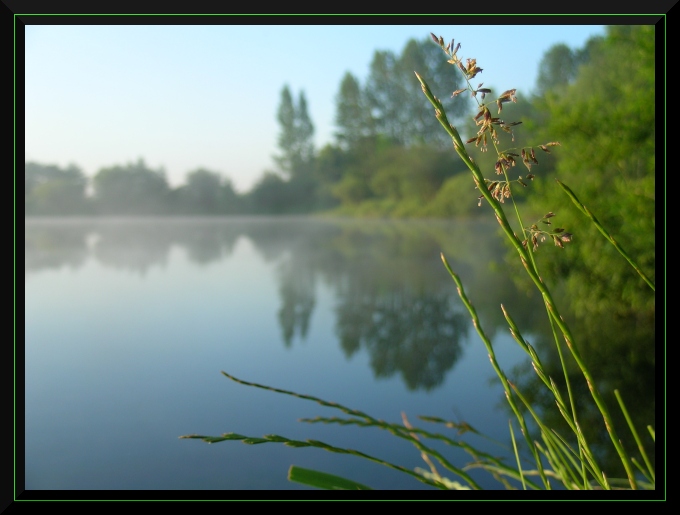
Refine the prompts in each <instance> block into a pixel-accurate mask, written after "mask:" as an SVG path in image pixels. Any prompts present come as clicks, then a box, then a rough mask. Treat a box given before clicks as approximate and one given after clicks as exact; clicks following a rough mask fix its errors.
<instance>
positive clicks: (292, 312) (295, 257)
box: [25, 218, 656, 471]
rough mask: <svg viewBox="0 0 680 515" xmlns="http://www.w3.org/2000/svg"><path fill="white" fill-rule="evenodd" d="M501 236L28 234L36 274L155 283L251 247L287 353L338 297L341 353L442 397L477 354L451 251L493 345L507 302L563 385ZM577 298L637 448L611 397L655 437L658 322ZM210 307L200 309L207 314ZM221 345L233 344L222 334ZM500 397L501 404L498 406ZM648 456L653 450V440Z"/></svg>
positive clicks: (192, 231)
mask: <svg viewBox="0 0 680 515" xmlns="http://www.w3.org/2000/svg"><path fill="white" fill-rule="evenodd" d="M495 233H496V225H495V223H486V222H478V221H459V222H453V221H451V222H442V221H412V222H405V221H402V222H396V221H390V222H387V221H372V222H371V221H352V220H309V219H303V218H289V219H273V220H272V219H258V218H228V219H217V218H216V219H163V220H133V219H129V220H110V219H109V220H106V219H102V220H75V219H73V220H68V221H54V220H40V219H34V220H27V221H26V224H25V275H26V277H27V278H28V277H29V276H30V275H31V274H36V273H38V272H40V271H43V270H53V269H59V268H61V267H70V268H72V269H74V270H75V269H78V268H81V267H84V266H86V265H87V263H88V262H90V261H95V262H96V263H98V264H99V265H101V266H103V267H106V268H111V269H116V270H124V271H131V272H134V273H135V274H136V275H138V276H139V277H141V278H143V279H144V280H145V281H148V280H149V279H148V276H149V271H150V270H152V269H153V268H154V267H165V266H166V265H167V264H168V263H169V262H170V261H171V255H172V251H173V249H176V248H180V249H183V250H184V252H185V255H186V260H187V261H188V262H189V263H191V264H192V265H193V268H195V269H207V268H208V266H209V265H213V264H218V263H223V262H226V261H228V260H229V259H230V258H231V257H232V255H233V254H234V252H235V249H236V248H238V243H239V241H242V240H247V241H248V242H249V244H250V247H252V253H251V254H249V255H250V257H251V259H252V258H253V257H254V256H258V255H259V257H261V259H262V260H263V261H264V262H266V263H268V264H269V266H270V268H271V270H272V272H273V274H272V277H273V279H274V280H275V281H276V285H275V288H273V291H274V292H275V294H277V295H278V298H277V299H276V308H275V313H276V321H277V322H278V330H279V335H280V342H281V343H280V345H281V347H283V348H285V349H294V348H296V345H297V344H299V343H301V342H304V341H305V340H306V339H308V338H310V334H311V332H312V331H313V321H314V314H315V311H316V310H318V309H319V305H321V304H322V302H320V300H323V299H320V298H319V296H320V291H321V290H322V289H323V290H324V291H328V292H330V294H331V296H332V299H333V306H332V310H333V312H332V313H333V318H332V321H331V322H330V323H329V324H328V325H329V327H330V324H334V326H333V331H334V333H335V336H336V339H335V342H334V343H333V345H338V346H339V347H340V349H341V351H342V355H344V357H345V358H346V359H347V360H348V361H349V360H350V358H353V357H355V356H356V355H358V354H361V353H365V354H366V355H367V356H368V363H369V365H370V367H371V371H372V374H373V376H374V377H376V378H390V377H394V378H396V377H399V378H400V379H401V381H402V382H403V384H404V385H405V387H406V389H408V390H410V391H412V392H431V391H434V390H437V388H438V387H440V386H441V385H442V384H443V382H444V380H445V379H446V376H447V375H448V374H449V372H451V371H452V370H454V369H455V367H456V365H457V364H459V363H461V362H462V360H463V357H464V356H463V355H464V354H465V351H466V345H468V344H469V343H470V342H475V343H478V339H477V336H476V334H474V330H473V329H472V327H471V325H470V320H469V315H468V313H467V311H466V310H465V309H464V308H463V306H462V304H461V303H460V301H459V299H458V296H457V293H456V291H455V285H454V284H453V281H452V280H451V278H450V277H449V276H448V274H447V272H446V270H445V269H444V267H443V265H442V263H441V260H440V257H439V255H440V252H443V253H444V254H445V255H446V256H447V259H448V260H449V262H450V264H451V266H452V268H453V269H454V270H455V271H456V273H458V274H459V276H460V277H461V280H462V282H463V284H464V286H465V288H466V291H467V292H468V295H469V296H470V298H471V300H472V302H473V304H474V305H475V307H476V309H477V312H478V315H479V317H480V321H481V325H482V327H483V328H484V331H485V332H486V334H487V335H488V336H489V338H490V339H491V340H492V341H495V339H494V337H495V335H496V334H497V333H499V332H503V333H507V324H506V322H505V319H504V317H503V314H502V311H501V309H500V305H501V304H504V306H505V307H506V309H507V310H508V312H509V313H510V314H511V316H512V317H513V319H514V320H515V322H516V323H517V324H518V326H519V327H520V328H521V330H522V333H523V335H524V336H525V338H526V339H527V340H528V341H529V342H530V343H531V344H532V345H533V346H534V347H535V348H536V349H537V350H538V352H539V354H540V355H541V360H542V362H543V364H544V366H545V367H546V369H548V370H549V374H550V375H551V377H553V378H554V379H555V380H556V381H558V382H559V381H560V378H561V377H562V373H561V365H560V360H559V356H558V355H557V353H556V352H555V347H554V343H553V342H552V340H551V334H552V333H551V331H550V328H549V327H548V325H547V317H546V316H545V308H544V306H543V305H542V303H541V299H540V298H539V297H538V296H536V295H534V294H532V293H525V292H524V291H521V290H518V289H517V286H516V283H515V282H514V281H513V279H512V277H510V276H509V273H508V272H507V271H505V270H506V269H505V268H504V265H503V260H504V256H505V255H506V249H505V248H504V243H503V240H502V239H500V238H498V237H496V235H495ZM239 263H240V262H239ZM239 266H241V265H240V264H239ZM260 270H261V269H260ZM201 277H208V274H206V275H205V276H201ZM215 277H220V276H212V275H210V276H209V279H206V281H209V282H206V284H208V285H210V284H214V281H215ZM263 284H264V281H263ZM322 287H323V288H322ZM173 291H174V290H173ZM201 293H203V291H201ZM236 294H237V295H238V294H239V292H236ZM217 298H218V299H220V298H219V297H217ZM566 300H568V299H558V305H559V306H560V307H561V309H562V312H563V313H565V314H567V315H566V316H567V317H568V318H569V320H570V321H573V323H572V331H573V332H574V334H575V336H576V341H577V342H581V343H580V345H581V347H580V351H581V354H582V356H583V358H584V359H585V360H586V362H587V363H588V366H589V367H590V369H591V371H592V372H593V374H594V375H595V379H596V380H597V381H598V387H599V388H600V389H601V390H602V391H603V392H604V394H605V396H606V397H607V400H608V401H609V406H610V411H611V412H612V415H613V416H614V418H615V423H616V427H617V428H618V431H619V435H620V436H621V437H622V438H623V439H624V441H625V443H626V445H627V446H628V445H631V446H633V445H634V444H633V443H631V441H630V437H629V436H628V434H627V430H626V425H625V423H624V421H623V419H622V417H621V416H620V415H619V413H620V412H619V410H618V409H617V408H616V403H615V402H614V399H613V389H614V388H618V389H619V390H620V391H621V394H622V396H623V398H624V400H625V401H626V403H627V405H628V408H629V411H630V412H631V415H632V417H633V419H634V421H635V424H636V427H637V428H638V430H639V431H640V432H641V433H645V434H646V432H645V427H646V426H647V425H648V424H651V425H654V423H655V419H654V417H655V401H654V399H655V393H656V392H655V345H654V342H655V323H654V317H653V313H652V314H651V316H649V317H646V318H645V317H637V318H635V319H633V318H624V319H622V318H617V317H614V316H611V317H604V318H600V319H598V320H580V319H577V318H574V317H573V316H572V315H570V314H569V310H568V304H567V303H566ZM220 301H221V299H220ZM236 304H237V305H238V302H236ZM204 308H205V306H201V307H200V308H199V307H196V316H199V315H200V310H202V309H204ZM192 313H193V312H192ZM164 320H165V319H164ZM275 323H276V322H275ZM274 329H275V330H276V327H275V328H274ZM179 330H181V328H180V327H179V326H178V327H176V328H175V331H179ZM219 331H222V328H219ZM219 338H223V336H222V334H221V333H220V336H219ZM185 339H186V340H187V341H192V342H193V341H194V340H195V337H194V335H193V334H191V335H188V336H185ZM252 339H253V340H254V341H256V340H257V338H256V337H253V338H252ZM220 345H222V344H221V343H220ZM229 350H232V349H229ZM461 368H462V369H463V371H464V369H465V367H461ZM569 370H570V373H572V374H573V377H570V380H571V381H572V385H571V386H572V388H573V390H574V392H576V399H577V403H578V404H579V405H580V408H581V413H582V414H581V418H580V423H581V427H582V428H583V429H584V431H585V432H586V436H587V438H588V440H589V441H590V442H599V441H604V442H606V441H608V436H607V435H606V434H605V433H603V427H602V424H601V417H600V415H599V413H598V412H597V410H596V409H594V407H593V406H592V405H591V403H589V401H588V399H589V398H590V395H589V393H588V390H587V386H586V385H585V384H584V383H583V381H582V380H580V378H579V375H578V373H577V372H576V368H575V367H574V366H573V364H569ZM513 376H514V380H515V382H516V384H518V385H519V388H520V389H521V391H522V392H523V393H524V395H525V396H526V397H527V398H528V399H529V400H530V401H531V402H532V403H533V404H534V405H535V406H536V407H537V408H539V409H540V410H541V411H543V412H544V413H545V418H546V420H547V421H548V423H550V424H552V425H554V427H561V425H562V419H561V417H560V415H559V413H557V412H556V411H555V410H554V400H553V399H552V398H551V397H548V396H545V395H544V392H545V389H544V388H543V387H542V384H541V382H540V381H539V380H538V379H537V377H536V375H535V374H534V373H533V371H532V370H531V369H529V368H527V369H518V370H516V371H515V372H514V374H513ZM310 390H312V393H314V391H313V389H311V388H310ZM502 400H503V399H502V398H501V396H500V395H499V399H498V401H499V403H501V404H502ZM565 432H566V431H565ZM647 440H648V438H647ZM631 448H632V447H631ZM648 448H649V449H652V451H653V448H654V446H653V442H652V443H651V445H649V446H648ZM610 451H611V450H610V449H608V447H606V446H605V447H603V448H602V449H598V448H596V452H600V453H601V455H602V457H603V460H605V462H607V464H608V465H610V466H611V468H610V470H615V471H616V470H617V467H616V462H617V458H616V456H615V455H614V454H613V453H611V452H610ZM651 459H652V461H653V460H654V453H653V452H652V455H651Z"/></svg>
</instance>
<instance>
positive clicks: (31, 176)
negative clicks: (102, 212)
mask: <svg viewBox="0 0 680 515" xmlns="http://www.w3.org/2000/svg"><path fill="white" fill-rule="evenodd" d="M24 178H25V181H26V185H25V189H24V195H25V204H24V210H25V214H26V215H27V216H29V215H82V214H88V212H89V209H88V208H89V204H88V202H87V199H86V197H85V187H86V185H87V181H86V179H85V176H84V175H83V172H82V171H81V170H80V169H79V168H78V167H77V166H75V165H70V166H69V167H68V168H66V169H61V168H59V167H58V166H56V165H41V164H38V163H34V162H28V163H26V164H25V167H24Z"/></svg>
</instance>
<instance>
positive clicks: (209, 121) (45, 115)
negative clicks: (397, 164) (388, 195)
mask: <svg viewBox="0 0 680 515" xmlns="http://www.w3.org/2000/svg"><path fill="white" fill-rule="evenodd" d="M461 20H462V21H464V18H462V19H461ZM556 20H559V18H557V19H556ZM454 21H455V20H454ZM517 21H518V17H512V18H509V19H508V24H506V25H498V26H484V25H466V24H455V23H453V24H450V25H413V24H409V25H384V24H381V25H196V26H191V25H149V26H144V25H90V26H88V25H27V26H26V36H25V37H26V53H25V63H26V75H25V81H26V82H25V87H26V106H25V128H26V133H25V138H26V139H25V143H26V147H25V151H26V160H27V161H37V162H39V163H42V164H56V165H59V166H67V165H68V164H70V163H73V164H76V165H77V166H79V167H80V168H81V169H82V170H83V172H84V173H85V174H86V175H87V176H89V177H91V176H93V175H94V174H95V173H96V172H97V171H98V170H99V168H101V167H104V166H112V165H117V164H120V165H123V164H125V163H128V162H131V161H136V160H137V159H138V158H140V157H141V158H143V159H144V160H145V161H146V164H147V165H148V166H150V167H151V168H154V169H158V168H160V167H163V169H164V170H165V172H166V175H167V178H168V181H169V183H170V184H171V185H172V186H173V187H175V186H178V185H180V184H182V183H183V182H184V178H185V176H186V174H187V172H189V171H191V170H195V169H196V168H198V167H204V168H207V169H209V170H212V171H215V172H219V173H220V174H221V175H223V176H225V177H228V178H229V179H231V181H232V182H233V184H234V186H235V187H236V189H237V191H240V192H244V191H247V190H248V189H250V188H251V187H252V185H253V184H254V183H255V182H256V181H257V179H258V178H259V177H260V176H261V175H262V174H263V172H264V171H265V170H275V169H276V167H275V164H274V161H273V159H272V156H273V155H274V154H276V153H278V148H277V137H278V133H279V125H278V122H277V120H276V112H277V109H278V105H279V101H280V94H281V89H282V88H283V86H284V85H288V86H289V87H290V88H291V91H292V93H293V95H294V96H295V97H296V98H297V95H298V94H299V92H300V91H304V92H305V96H306V98H307V103H308V108H309V114H310V116H311V118H312V122H313V123H314V126H315V144H316V146H317V149H318V148H321V147H322V146H323V145H325V144H326V143H330V142H332V140H333V133H334V131H335V130H336V127H335V125H334V118H335V96H336V94H337V92H338V88H339V85H340V81H341V79H342V77H343V75H344V74H345V72H347V71H349V72H351V73H352V74H353V75H355V76H356V77H357V78H358V79H359V80H360V81H361V82H362V84H363V82H364V81H365V79H366V77H367V75H368V72H369V66H370V63H371V60H372V58H373V53H374V52H375V51H376V50H391V51H393V52H394V53H395V54H397V55H398V54H399V53H401V51H402V49H403V48H404V46H405V45H406V43H407V41H408V40H409V39H412V38H414V39H417V40H422V39H423V38H429V34H430V32H434V33H435V34H436V35H438V36H442V37H443V38H444V40H445V41H450V40H451V39H455V40H456V42H460V43H461V45H462V46H461V50H460V51H459V53H458V54H459V56H461V57H463V58H467V57H471V58H476V59H477V63H478V65H479V66H480V67H481V68H483V69H484V71H483V72H482V73H481V74H480V75H478V78H479V79H480V82H484V85H485V86H486V87H491V88H495V89H498V90H505V89H510V88H517V91H518V95H519V96H521V95H523V94H525V95H529V94H530V93H531V90H532V88H533V86H534V83H535V80H536V76H537V72H538V65H539V62H540V59H541V58H542V56H543V54H544V52H545V51H546V50H547V49H549V48H550V47H551V46H552V45H554V44H556V43H565V44H567V45H569V46H570V47H572V48H580V47H581V46H582V45H583V44H584V43H585V42H586V41H587V40H588V38H590V37H591V36H594V35H603V34H604V32H605V28H604V26H602V25H517V24H515V23H516V22H517ZM584 22H587V18H584ZM433 44H434V43H433ZM444 57H445V56H444V54H443V53H442V58H444Z"/></svg>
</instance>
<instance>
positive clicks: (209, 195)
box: [172, 168, 242, 216]
mask: <svg viewBox="0 0 680 515" xmlns="http://www.w3.org/2000/svg"><path fill="white" fill-rule="evenodd" d="M172 193H173V196H174V205H173V206H172V207H173V212H176V213H181V214H186V215H212V216H214V215H226V214H234V213H238V212H239V211H240V210H241V209H242V208H241V199H240V198H238V195H237V193H236V192H235V191H234V187H233V186H232V183H231V181H230V180H229V179H225V178H223V177H222V176H221V175H220V174H219V173H217V172H212V171H210V170H206V169H205V168H198V169H196V170H194V171H192V172H189V173H188V174H187V178H186V184H185V185H183V186H180V187H179V188H177V189H176V190H175V191H173V192H172Z"/></svg>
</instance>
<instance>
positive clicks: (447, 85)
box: [365, 38, 469, 148]
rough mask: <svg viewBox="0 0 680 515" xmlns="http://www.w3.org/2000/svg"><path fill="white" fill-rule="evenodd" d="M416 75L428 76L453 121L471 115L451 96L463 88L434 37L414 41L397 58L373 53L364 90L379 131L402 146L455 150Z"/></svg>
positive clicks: (462, 101)
mask: <svg viewBox="0 0 680 515" xmlns="http://www.w3.org/2000/svg"><path fill="white" fill-rule="evenodd" d="M414 72H418V73H419V74H421V75H423V76H426V77H428V84H429V85H430V88H431V89H432V92H433V93H434V94H435V95H436V96H437V97H438V98H440V99H441V100H442V102H443V104H444V106H445V107H446V108H447V113H449V116H450V117H452V118H453V119H455V118H456V117H458V116H461V115H463V114H464V113H466V112H468V106H469V104H468V101H467V99H465V97H463V98H456V100H457V101H456V102H452V100H453V99H452V98H451V95H452V92H453V91H454V89H459V88H460V87H463V86H462V84H463V83H462V82H461V81H462V79H461V78H460V77H459V74H456V73H455V70H452V69H451V65H449V64H448V63H447V62H446V61H445V60H442V59H441V49H439V48H437V47H436V46H433V45H432V41H431V40H430V39H429V38H425V39H423V40H421V41H416V40H414V39H411V40H409V41H408V42H407V43H406V45H405V47H404V49H403V51H402V53H401V55H399V56H398V57H397V56H396V55H395V54H394V53H393V52H390V51H376V52H375V53H374V56H373V60H372V62H371V65H370V73H369V77H368V80H367V83H366V88H365V91H366V97H367V100H368V103H369V105H370V107H371V113H372V116H373V118H374V120H375V122H376V126H377V131H378V132H380V133H381V134H383V135H384V136H386V137H387V138H389V139H390V140H392V141H393V142H395V143H397V144H399V145H402V146H409V145H413V144H422V143H428V144H432V145H436V146H441V147H444V146H445V147H447V148H450V145H451V141H450V138H449V137H448V135H447V134H446V133H445V132H444V133H443V134H442V131H441V127H440V126H439V122H438V121H437V119H436V118H435V117H434V116H433V115H432V106H431V104H430V103H429V102H428V100H427V98H425V97H424V96H423V94H422V91H421V86H420V83H419V82H418V79H417V78H416V76H415V73H414ZM452 88H453V89H452Z"/></svg>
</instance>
